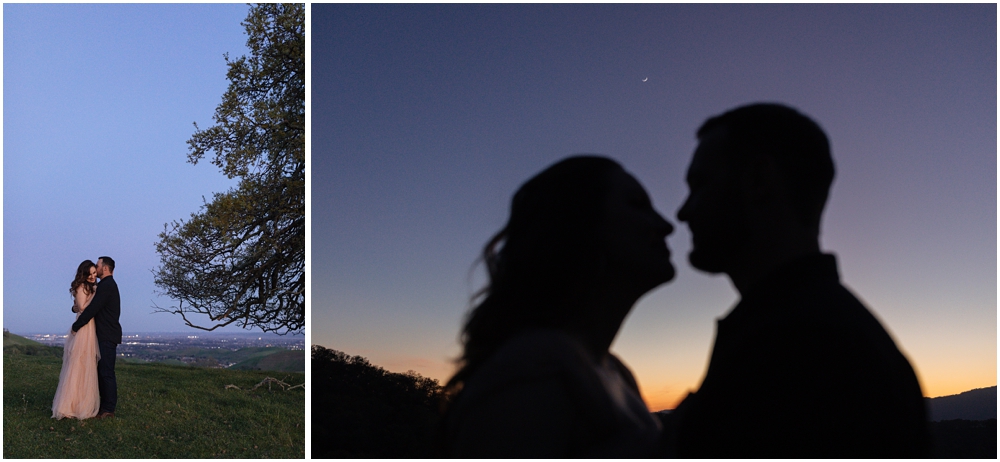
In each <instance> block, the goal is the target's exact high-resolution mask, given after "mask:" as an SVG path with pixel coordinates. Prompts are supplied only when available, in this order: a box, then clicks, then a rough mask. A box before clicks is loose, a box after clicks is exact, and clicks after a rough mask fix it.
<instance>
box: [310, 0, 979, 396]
mask: <svg viewBox="0 0 1000 462" xmlns="http://www.w3.org/2000/svg"><path fill="white" fill-rule="evenodd" d="M996 12H997V10H996V5H995V4H974V5H780V4H772V5H713V4H701V5H625V6H618V5H613V6H608V5H474V6H468V5H319V4H317V5H312V17H311V18H312V19H311V21H312V22H311V43H312V49H311V50H312V74H311V76H312V84H311V88H312V90H311V91H312V99H311V117H312V126H311V127H312V135H311V164H310V168H311V188H312V189H311V191H312V192H311V194H312V195H311V222H312V228H311V230H312V231H311V232H312V234H311V246H312V247H311V248H312V253H311V310H312V311H311V313H312V314H311V324H310V330H311V332H312V343H314V344H319V345H323V346H326V347H329V348H333V349H336V350H341V351H344V352H346V353H348V354H352V355H361V356H365V357H367V358H368V359H369V360H370V361H372V362H373V363H374V364H377V365H380V366H383V367H385V368H387V369H389V370H393V371H406V370H409V369H412V370H415V371H416V372H418V373H420V374H422V375H425V376H429V377H433V378H436V379H439V380H442V381H443V380H446V379H447V378H448V377H449V376H450V374H451V373H452V372H453V367H452V363H451V362H450V361H451V359H453V358H455V357H457V356H458V354H459V351H460V350H459V344H458V342H457V338H458V333H459V329H460V327H461V325H462V321H463V316H464V314H465V312H466V311H467V309H468V299H469V296H470V295H471V294H472V293H473V292H474V291H475V290H476V289H478V288H479V287H480V285H481V284H482V283H483V271H482V268H481V267H474V266H473V265H474V263H475V261H476V258H477V256H478V254H479V252H480V250H481V248H482V245H483V244H484V243H485V242H486V240H487V239H488V238H489V237H490V236H491V235H492V234H493V233H494V232H495V231H497V230H498V229H499V228H500V227H501V226H502V225H503V224H504V222H505V220H506V217H507V213H508V207H509V201H510V198H511V195H512V194H513V192H514V191H515V190H516V189H517V187H518V186H519V185H520V184H521V183H522V182H524V181H525V180H526V179H528V178H529V177H530V176H532V175H533V174H535V173H537V172H538V171H540V170H541V169H543V168H545V167H546V166H548V165H549V164H551V163H553V162H555V161H556V160H558V159H561V158H563V157H565V156H567V155H570V154H574V153H600V154H605V155H608V156H610V157H613V158H615V159H617V160H619V161H620V162H622V164H623V165H624V166H625V167H626V169H628V170H629V171H631V172H632V173H633V174H634V175H635V176H636V177H637V178H638V179H639V181H640V182H641V183H642V184H643V185H644V186H645V187H646V188H647V189H648V191H649V193H650V196H651V197H652V199H653V203H654V206H655V207H656V208H657V209H658V210H659V211H660V212H661V213H662V214H663V215H664V216H665V217H667V218H668V219H669V220H670V221H671V222H673V223H674V224H675V225H676V224H677V221H676V211H677V209H678V208H679V207H680V205H681V203H682V201H683V200H684V198H685V196H686V193H687V189H686V186H685V184H684V175H685V170H686V168H687V164H688V162H689V161H690V158H691V154H692V152H693V150H694V148H695V145H696V140H695V136H694V132H695V130H696V129H697V127H698V126H699V125H700V124H701V123H702V122H703V121H704V120H705V119H706V118H707V117H709V116H712V115H716V114H719V113H721V112H723V111H725V110H727V109H730V108H733V107H735V106H739V105H742V104H746V103H750V102H757V101H776V102H783V103H785V104H788V105H791V106H793V107H796V108H798V109H799V110H801V111H803V112H804V113H806V114H808V115H810V116H811V117H813V118H814V119H815V120H817V121H818V122H819V124H820V125H821V126H822V127H823V128H824V129H825V131H826V132H827V134H828V136H829V137H830V140H831V144H832V149H833V156H834V160H835V162H836V167H837V177H836V179H835V182H834V185H833V189H832V192H831V196H830V200H829V203H828V206H827V209H826V214H825V218H824V224H823V228H822V236H821V244H822V247H823V248H824V249H825V250H826V251H828V252H832V253H834V254H836V255H837V257H838V261H839V263H840V271H841V276H842V280H843V282H844V283H845V285H846V286H848V288H850V289H851V290H853V291H854V292H855V293H856V294H857V295H858V296H859V298H861V299H862V300H863V301H864V302H865V303H866V304H867V305H868V306H869V308H870V309H871V310H872V312H873V313H875V315H876V316H877V317H878V318H879V319H880V320H881V321H882V322H883V324H884V325H885V326H886V328H887V330H888V331H889V332H890V333H891V334H892V335H893V336H894V338H895V339H896V342H897V344H898V345H899V347H900V349H901V350H903V351H904V353H905V354H907V356H908V357H909V359H910V361H911V363H912V364H913V366H914V368H915V369H916V371H917V374H918V376H919V377H920V379H921V383H922V386H923V390H924V393H925V395H927V396H941V395H947V394H953V393H958V392H961V391H965V390H969V389H972V388H977V387H986V386H993V385H996V383H997V382H996V377H997V369H996V364H997V356H996V352H997V335H996V333H997V317H996V306H997V305H996V302H997V289H996V288H997V285H996V284H997V260H996V256H997V246H996V243H997V241H996V236H997V228H996V223H997V215H996V210H997V202H996V197H997V190H996V184H997V176H996V172H997V132H996V129H997V105H996V103H997V93H996V89H997V79H996V76H997V74H996V70H997V62H996V57H997V49H996V43H997V37H996ZM667 242H668V245H669V246H670V248H671V250H672V251H673V254H674V263H675V265H676V266H677V267H678V276H677V278H676V279H675V280H674V281H673V282H671V283H670V284H668V285H665V286H662V287H660V288H659V289H657V290H655V291H653V292H651V293H650V294H648V295H647V296H646V297H645V298H643V299H642V300H641V301H640V302H639V303H638V304H637V305H636V307H635V309H634V310H633V312H632V314H631V315H630V317H629V318H628V320H627V321H626V324H625V325H624V327H623V329H622V330H621V332H620V333H619V335H618V338H617V340H616V342H615V343H614V345H613V346H612V350H613V351H614V352H615V353H616V354H618V355H619V357H621V358H622V359H623V360H624V361H625V363H626V364H628V365H629V366H630V367H631V368H632V370H633V371H634V372H635V374H636V376H637V378H638V380H639V383H640V386H641V388H642V391H643V395H644V397H645V398H646V400H647V402H648V404H649V405H650V407H651V408H652V409H654V410H656V409H663V408H671V407H673V406H674V405H675V404H676V403H677V401H678V400H679V399H680V398H682V397H683V396H684V394H685V393H686V392H687V391H689V390H693V389H696V388H697V386H698V385H699V383H700V381H701V378H702V375H703V373H704V370H705V367H706V364H707V361H708V357H709V354H710V349H711V345H712V341H713V338H714V329H715V319H717V318H719V317H721V316H723V315H724V314H725V313H726V312H728V310H729V309H730V308H731V307H732V306H733V305H734V303H735V302H736V301H737V294H736V292H735V291H734V290H733V288H732V287H731V286H730V284H729V281H728V279H726V278H725V277H723V276H710V275H706V274H704V273H700V272H697V271H694V270H692V269H691V267H690V266H689V265H688V263H687V260H686V256H687V253H688V250H689V249H690V235H689V233H688V231H687V228H686V226H684V225H683V224H681V225H680V226H677V231H676V232H675V233H674V234H673V235H671V236H670V237H669V238H668V240H667Z"/></svg>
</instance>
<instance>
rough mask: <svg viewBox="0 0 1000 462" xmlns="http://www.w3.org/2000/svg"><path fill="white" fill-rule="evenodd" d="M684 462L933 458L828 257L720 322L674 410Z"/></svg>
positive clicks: (887, 344)
mask: <svg viewBox="0 0 1000 462" xmlns="http://www.w3.org/2000/svg"><path fill="white" fill-rule="evenodd" d="M675 413H676V414H677V416H676V418H677V455H678V456H679V457H682V458H702V457H712V458H748V457H749V458H760V457H779V458H780V457H784V458H788V457H809V458H816V457H822V458H831V457H832V458H859V457H873V458H886V457H888V458H915V457H929V456H930V435H929V433H928V428H927V423H926V412H925V409H924V399H923V394H922V393H921V391H920V384H919V383H918V382H917V377H916V375H915V374H914V372H913V368H912V367H911V366H910V363H909V362H908V361H907V360H906V358H905V357H904V356H903V354H902V353H900V351H899V349H897V348H896V344H895V343H894V342H893V340H892V338H891V337H890V336H889V334H888V333H887V332H886V331H885V329H884V328H883V327H882V325H881V324H880V323H879V322H878V320H877V319H875V317H874V316H872V314H871V313H870V312H869V311H868V309H867V308H865V306H864V305H862V304H861V302H860V301H858V299H857V298H856V297H855V296H854V295H853V294H851V293H850V292H849V291H848V290H847V289H846V288H844V286H843V285H841V284H840V276H839V274H838V272H837V262H836V259H835V258H834V257H833V256H832V255H820V254H817V255H813V256H809V257H806V258H803V259H800V260H798V261H795V262H793V263H791V264H789V265H786V266H785V267H783V268H781V269H779V270H777V271H776V272H775V273H774V274H772V275H769V276H767V277H765V280H763V281H761V282H760V283H758V285H756V286H754V287H752V288H751V289H750V290H749V291H747V293H745V294H743V298H742V300H741V301H740V302H739V304H737V305H736V307H735V308H733V310H732V311H731V312H730V313H729V314H728V315H727V316H726V317H725V319H720V320H719V321H718V327H717V331H716V338H715V346H714V347H713V351H712V358H711V361H710V363H709V366H708V371H707V372H706V374H705V378H704V380H703V381H702V385H701V387H700V389H699V390H698V392H697V393H693V394H691V395H688V397H687V398H686V399H685V400H684V402H682V403H681V405H680V406H678V408H677V410H676V411H675Z"/></svg>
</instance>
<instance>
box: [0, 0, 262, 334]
mask: <svg viewBox="0 0 1000 462" xmlns="http://www.w3.org/2000/svg"><path fill="white" fill-rule="evenodd" d="M248 10H249V7H248V6H247V5H245V4H211V5H192V4H184V5H120V4H102V5H83V4H61V5H41V4H6V5H4V6H3V84H4V87H3V95H4V99H3V104H4V106H3V225H4V226H3V244H4V246H3V269H4V271H3V324H4V327H5V328H7V329H9V330H10V331H11V332H14V333H65V332H66V331H67V330H68V329H69V326H70V325H71V324H72V322H73V319H74V315H73V313H71V312H70V309H69V308H70V306H71V305H72V298H71V297H70V294H69V284H70V282H71V281H72V279H73V276H74V274H75V271H76V267H77V265H79V263H80V262H81V261H83V260H86V259H90V260H94V261H96V260H97V258H98V257H100V256H102V255H108V256H110V257H112V258H114V259H115V263H116V268H115V280H116V281H117V282H118V286H119V289H120V291H121V296H122V315H121V324H122V328H123V330H124V331H125V332H126V333H127V332H151V331H160V332H163V331H174V332H184V331H190V332H198V331H195V330H193V329H191V328H189V327H186V326H185V325H184V323H183V321H182V320H181V318H180V316H177V315H170V314H165V313H157V314H151V313H152V312H153V308H152V306H153V305H154V304H156V305H159V306H163V307H169V306H172V305H174V304H176V301H173V300H169V299H167V298H165V297H158V296H157V295H156V294H155V293H154V291H155V286H154V285H153V274H152V269H153V268H155V267H157V266H158V265H159V261H160V260H159V255H158V254H157V253H156V251H155V248H154V244H155V243H156V242H157V241H158V237H157V235H158V234H159V233H160V232H162V231H163V226H164V224H165V223H168V222H172V221H174V220H179V219H187V218H189V217H190V215H191V213H193V212H197V211H198V210H199V208H200V207H201V205H202V204H203V200H202V197H205V198H206V199H209V200H210V199H211V197H212V193H214V192H223V191H225V190H227V189H229V188H230V187H233V186H235V184H236V182H235V180H229V179H227V178H226V176H225V175H224V174H222V173H221V172H220V171H219V169H218V168H217V167H216V166H214V165H212V164H211V162H209V161H207V160H203V161H202V162H199V163H198V165H191V164H190V163H187V144H186V141H187V140H188V139H189V138H190V137H191V135H192V134H193V133H194V130H195V129H194V126H193V125H192V122H197V123H198V125H199V126H200V127H202V128H207V127H210V126H211V125H213V120H212V114H213V113H214V111H215V107H216V105H218V104H219V103H220V102H221V101H222V94H223V93H224V92H225V90H226V87H227V85H228V81H227V80H226V70H227V67H226V63H225V60H224V59H223V54H224V53H229V55H230V57H231V58H234V59H235V58H237V57H239V56H242V55H244V54H246V53H247V49H246V46H245V44H246V35H245V34H244V29H243V26H241V25H240V22H241V21H242V20H243V19H244V18H246V15H247V12H248ZM195 319H196V320H199V321H203V322H206V323H207V322H208V319H207V317H196V318H195ZM223 331H232V332H237V331H242V329H240V328H237V327H234V326H231V327H228V328H226V329H225V330H223Z"/></svg>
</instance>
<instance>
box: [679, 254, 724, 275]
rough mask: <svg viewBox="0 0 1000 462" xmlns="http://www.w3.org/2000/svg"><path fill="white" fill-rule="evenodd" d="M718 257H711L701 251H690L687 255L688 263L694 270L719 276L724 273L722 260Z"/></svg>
mask: <svg viewBox="0 0 1000 462" xmlns="http://www.w3.org/2000/svg"><path fill="white" fill-rule="evenodd" d="M719 257H720V256H719V255H712V254H708V253H705V252H703V251H698V250H692V251H691V253H689V254H688V262H689V263H691V266H693V267H694V269H697V270H700V271H704V272H706V273H711V274H719V273H724V272H725V265H724V263H723V259H722V258H719Z"/></svg>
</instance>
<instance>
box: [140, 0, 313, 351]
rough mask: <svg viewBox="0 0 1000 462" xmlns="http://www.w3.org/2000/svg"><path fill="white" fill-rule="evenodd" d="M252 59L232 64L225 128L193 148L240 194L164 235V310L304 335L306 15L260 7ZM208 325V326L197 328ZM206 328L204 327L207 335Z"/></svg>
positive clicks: (219, 112) (219, 117) (292, 8)
mask: <svg viewBox="0 0 1000 462" xmlns="http://www.w3.org/2000/svg"><path fill="white" fill-rule="evenodd" d="M242 25H243V26H244V27H245V29H246V33H247V35H248V39H247V48H249V50H250V55H249V56H242V57H240V58H239V59H236V60H230V59H229V55H228V54H226V55H225V60H226V63H227V65H228V67H229V70H228V72H227V78H228V80H229V87H228V89H227V90H226V93H225V94H224V95H223V96H222V103H221V104H219V106H218V107H216V109H215V115H214V116H213V119H214V120H215V125H214V126H212V127H209V128H207V129H204V130H202V129H199V128H198V124H197V123H195V133H194V135H192V137H191V139H189V140H188V142H187V143H188V155H187V160H188V162H190V163H191V164H197V163H198V162H199V161H200V160H202V159H203V158H205V157H206V156H209V157H210V158H211V162H212V164H214V165H216V166H217V167H219V168H220V169H221V170H222V172H223V173H224V174H225V175H226V176H227V177H229V178H230V179H233V178H239V183H238V185H237V186H236V187H235V188H233V189H230V190H229V191H227V192H225V193H215V194H214V195H213V197H212V200H211V201H210V202H208V201H206V202H205V203H204V204H203V205H202V207H201V209H200V211H199V212H197V213H192V214H191V218H190V219H189V220H187V221H184V220H179V221H174V222H172V223H168V224H166V225H164V229H163V232H162V233H160V235H159V239H160V240H159V241H158V242H157V243H156V252H157V253H158V254H159V255H160V266H159V267H157V268H155V269H154V270H153V276H154V282H155V284H156V286H157V288H158V290H157V293H158V294H159V295H164V296H166V297H168V298H170V299H172V300H176V301H177V304H176V305H174V306H171V307H160V306H156V305H154V308H155V309H156V310H157V311H161V312H168V313H173V314H177V315H180V316H181V317H182V318H183V319H184V322H185V323H186V324H187V325H188V326H190V327H194V328H198V329H203V330H214V329H217V328H219V327H223V326H227V325H230V324H235V325H238V326H241V327H244V328H260V329H262V330H263V331H265V332H276V333H279V334H285V333H300V332H302V330H303V327H304V326H305V293H306V291H305V289H306V282H305V27H304V25H305V6H304V5H303V4H273V3H271V4H258V5H253V6H251V8H250V12H249V14H248V15H247V18H246V19H245V20H244V21H243V22H242ZM195 315H203V316H207V317H208V322H202V321H199V320H198V319H195V318H194V316H195ZM203 324H204V325H203Z"/></svg>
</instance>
